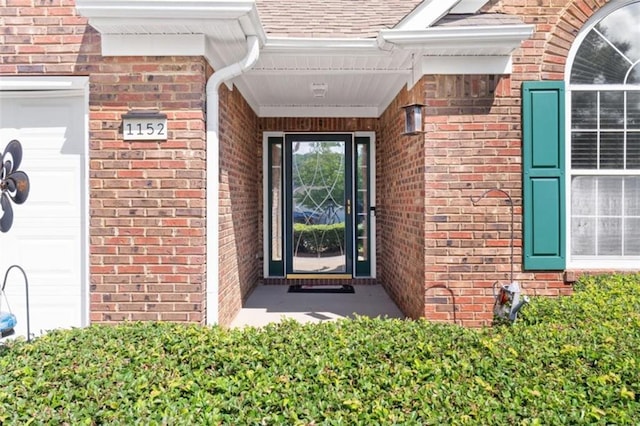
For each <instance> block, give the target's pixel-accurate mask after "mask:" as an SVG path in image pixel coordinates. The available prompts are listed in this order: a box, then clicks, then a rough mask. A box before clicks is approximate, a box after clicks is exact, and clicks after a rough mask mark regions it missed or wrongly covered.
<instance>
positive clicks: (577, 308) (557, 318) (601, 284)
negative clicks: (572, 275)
mask: <svg viewBox="0 0 640 426" xmlns="http://www.w3.org/2000/svg"><path fill="white" fill-rule="evenodd" d="M574 290H575V291H574V294H573V295H572V296H570V297H560V298H547V297H540V298H534V299H533V300H532V301H531V303H530V304H528V305H526V306H525V307H524V308H523V309H522V311H521V312H522V315H520V316H519V319H518V321H520V322H524V323H526V324H535V323H549V322H553V323H563V324H567V325H574V326H578V327H584V326H588V324H599V323H601V322H603V321H615V322H622V323H624V322H626V321H628V320H629V319H630V317H631V316H634V315H638V314H640V274H617V275H596V276H588V275H587V276H583V277H581V278H580V280H578V282H577V283H576V285H575V286H574ZM585 323H587V324H586V325H585Z"/></svg>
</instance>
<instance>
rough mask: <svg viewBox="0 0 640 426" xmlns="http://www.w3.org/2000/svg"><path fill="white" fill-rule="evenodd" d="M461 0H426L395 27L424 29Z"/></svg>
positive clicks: (399, 28) (398, 28) (400, 28)
mask: <svg viewBox="0 0 640 426" xmlns="http://www.w3.org/2000/svg"><path fill="white" fill-rule="evenodd" d="M460 1H461V0H425V1H423V2H422V3H420V4H419V5H418V6H416V8H415V9H413V11H411V13H409V14H408V15H407V16H405V17H404V18H403V19H402V20H401V21H400V22H398V24H397V25H396V26H395V27H394V29H397V30H424V29H425V28H427V27H430V26H431V25H433V24H434V23H436V22H438V21H439V20H440V18H442V17H443V16H444V15H446V14H447V13H449V11H450V10H451V9H452V8H453V7H454V6H456V5H457V4H458V3H460Z"/></svg>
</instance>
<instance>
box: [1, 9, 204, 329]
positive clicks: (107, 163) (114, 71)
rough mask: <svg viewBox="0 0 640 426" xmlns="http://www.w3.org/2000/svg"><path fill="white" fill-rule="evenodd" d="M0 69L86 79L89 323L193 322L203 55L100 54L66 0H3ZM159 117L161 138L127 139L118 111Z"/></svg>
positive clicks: (199, 306)
mask: <svg viewBox="0 0 640 426" xmlns="http://www.w3.org/2000/svg"><path fill="white" fill-rule="evenodd" d="M0 21H1V22H2V26H1V27H0V54H1V55H0V73H1V74H3V75H88V76H89V77H90V100H89V104H90V105H89V107H90V117H89V120H90V122H89V126H90V147H89V161H90V166H89V171H88V172H89V179H90V215H91V219H90V229H89V234H90V235H89V238H90V280H91V283H90V284H91V290H90V292H91V295H90V300H91V301H90V312H91V313H90V319H91V321H92V322H113V321H121V320H150V319H162V320H173V321H195V322H202V321H203V320H204V318H203V294H204V289H203V286H204V283H203V273H204V255H205V246H204V235H205V232H204V207H205V204H204V199H205V192H204V170H205V164H204V158H205V151H204V150H205V145H204V141H205V132H204V127H205V126H204V113H203V109H204V84H205V76H204V70H205V61H204V60H203V59H202V58H156V57H152V58H144V57H135V58H133V57H121V58H103V57H101V56H100V37H99V35H98V34H97V33H96V32H95V31H94V30H93V29H92V28H91V27H90V26H88V25H87V23H86V20H85V19H84V18H82V17H79V16H77V14H76V11H75V8H74V2H73V1H71V0H47V1H46V2H45V1H36V0H7V1H6V2H4V3H3V7H2V8H1V9H0ZM130 109H159V110H160V111H161V112H163V113H166V114H167V116H168V127H169V138H168V140H167V141H166V142H140V143H132V142H124V141H123V140H122V132H121V129H120V125H121V121H122V118H121V116H122V114H123V113H125V112H127V111H128V110H130Z"/></svg>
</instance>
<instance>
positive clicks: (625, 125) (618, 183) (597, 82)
mask: <svg viewBox="0 0 640 426" xmlns="http://www.w3.org/2000/svg"><path fill="white" fill-rule="evenodd" d="M576 43H577V49H576V48H574V50H573V52H575V55H574V56H573V61H570V62H569V65H568V66H569V69H570V72H569V73H568V75H569V84H568V85H567V96H568V98H567V101H568V102H567V105H568V106H569V108H568V111H570V113H569V117H568V119H569V120H570V125H569V126H568V127H569V133H570V135H569V144H570V145H569V146H568V148H567V151H568V152H570V156H569V158H570V160H569V176H568V177H569V181H570V188H569V191H570V196H571V198H570V207H569V208H570V220H569V229H570V236H569V242H570V243H569V252H570V256H571V257H570V259H571V260H570V266H571V267H574V268H576V267H588V268H594V267H599V268H600V267H602V268H624V267H634V268H639V267H640V263H638V260H640V1H638V0H635V1H613V2H611V3H610V4H609V5H607V6H606V7H605V8H604V9H603V10H602V11H601V13H600V14H598V15H596V17H595V19H594V20H593V22H592V23H591V25H589V26H587V27H586V28H585V29H584V30H583V32H582V33H581V35H580V36H579V38H578V39H577V41H576Z"/></svg>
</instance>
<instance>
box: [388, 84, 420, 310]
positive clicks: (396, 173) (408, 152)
mask: <svg viewBox="0 0 640 426" xmlns="http://www.w3.org/2000/svg"><path fill="white" fill-rule="evenodd" d="M422 97H423V83H422V82H420V83H418V84H416V85H415V86H414V87H413V88H412V89H411V91H406V90H403V91H401V93H400V94H399V95H398V96H397V97H396V98H395V99H394V100H393V102H392V103H391V104H390V105H389V107H388V108H387V109H386V111H385V112H384V113H383V114H382V116H381V117H380V123H379V128H380V131H379V136H378V141H377V144H376V173H377V177H376V183H377V188H376V198H377V200H376V203H377V204H376V227H377V229H376V231H377V251H378V252H377V257H378V282H380V283H382V285H383V286H384V287H385V288H386V290H387V292H388V293H389V294H390V295H391V297H392V298H393V300H394V301H395V302H396V304H397V305H398V307H400V309H402V311H403V312H404V314H405V315H408V316H410V317H412V318H419V317H422V316H423V315H424V276H425V257H424V256H425V255H424V251H425V238H424V235H425V182H424V180H425V143H424V137H423V136H422V135H414V136H408V135H403V132H404V110H403V109H402V106H404V105H407V104H410V103H414V102H415V101H421V100H422ZM426 155H429V153H426Z"/></svg>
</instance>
